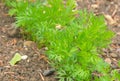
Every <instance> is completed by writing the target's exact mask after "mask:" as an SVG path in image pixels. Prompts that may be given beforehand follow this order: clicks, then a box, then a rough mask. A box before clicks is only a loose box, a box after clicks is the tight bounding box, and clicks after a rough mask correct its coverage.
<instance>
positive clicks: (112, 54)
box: [110, 53, 118, 58]
mask: <svg viewBox="0 0 120 81" xmlns="http://www.w3.org/2000/svg"><path fill="white" fill-rule="evenodd" d="M110 55H111V57H113V58H116V57H118V55H117V54H115V53H111V54H110Z"/></svg>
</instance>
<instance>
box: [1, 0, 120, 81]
mask: <svg viewBox="0 0 120 81" xmlns="http://www.w3.org/2000/svg"><path fill="white" fill-rule="evenodd" d="M77 1H78V8H79V9H84V8H87V9H88V10H92V11H93V12H95V14H96V15H98V14H104V16H105V17H106V15H108V16H109V18H107V17H106V20H107V23H108V27H109V29H111V30H112V31H114V32H115V37H114V38H113V40H112V44H111V45H110V46H109V48H107V49H103V51H104V53H103V54H102V57H103V59H104V60H105V61H106V62H108V63H109V64H111V67H112V68H113V69H117V70H120V67H119V66H118V61H119V60H120V3H119V2H120V0H77ZM0 12H1V13H0V81H43V80H44V81H57V80H56V79H55V74H54V75H51V76H48V77H44V76H43V75H42V73H43V71H44V70H46V69H50V68H51V67H50V65H49V64H48V62H47V61H48V60H47V57H46V56H45V55H44V53H43V51H44V50H43V49H42V50H39V49H37V47H36V45H35V44H34V43H30V44H28V48H25V47H24V44H25V43H26V41H27V42H29V41H28V40H23V39H22V38H15V37H13V38H11V37H9V36H8V32H9V30H10V28H12V23H14V21H15V20H14V19H13V18H11V17H9V15H8V9H7V8H6V7H5V6H4V5H3V4H2V3H0ZM110 17H111V18H112V20H111V18H110ZM17 52H18V53H20V54H22V55H27V56H28V58H27V60H22V61H20V62H19V63H17V64H16V66H10V64H9V61H10V59H11V58H12V57H13V55H14V54H15V53H17Z"/></svg>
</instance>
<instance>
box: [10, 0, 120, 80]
mask: <svg viewBox="0 0 120 81" xmlns="http://www.w3.org/2000/svg"><path fill="white" fill-rule="evenodd" d="M9 5H10V6H11V9H10V12H9V14H10V15H11V16H13V15H14V16H15V18H16V22H15V23H16V25H17V26H18V27H21V28H22V29H23V31H24V33H27V36H28V37H27V38H29V39H31V40H34V41H36V42H37V43H38V45H39V46H40V47H41V45H44V46H46V47H48V50H47V51H46V54H47V56H48V58H49V60H50V62H51V65H52V66H53V67H54V68H56V70H57V74H58V75H57V78H58V79H59V81H114V80H120V78H119V76H120V75H119V73H118V72H117V71H116V70H112V69H111V68H110V65H109V64H107V63H106V62H104V60H103V59H102V58H100V57H99V52H98V51H99V50H101V49H102V48H106V47H107V45H108V44H110V42H111V41H110V40H111V38H112V37H113V33H112V32H111V31H109V30H108V29H107V27H106V24H105V22H104V17H103V16H95V15H94V14H93V13H90V12H87V11H80V10H76V9H75V8H76V2H75V0H67V1H66V2H65V1H64V0H45V1H40V0H38V1H37V0H36V1H35V2H29V1H24V0H21V1H19V2H17V1H13V2H12V3H9ZM75 15H79V17H76V16H75Z"/></svg>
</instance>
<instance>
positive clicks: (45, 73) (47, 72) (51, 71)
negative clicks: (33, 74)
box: [43, 69, 55, 76]
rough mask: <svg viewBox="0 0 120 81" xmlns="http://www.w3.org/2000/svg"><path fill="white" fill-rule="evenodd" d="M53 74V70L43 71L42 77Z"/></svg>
mask: <svg viewBox="0 0 120 81" xmlns="http://www.w3.org/2000/svg"><path fill="white" fill-rule="evenodd" d="M54 72H55V69H49V70H45V71H44V72H43V75H44V76H49V75H52V74H53V73H54Z"/></svg>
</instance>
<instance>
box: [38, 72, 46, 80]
mask: <svg viewBox="0 0 120 81" xmlns="http://www.w3.org/2000/svg"><path fill="white" fill-rule="evenodd" d="M39 74H40V77H41V79H42V80H43V81H45V79H44V77H43V75H42V74H41V72H39Z"/></svg>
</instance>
